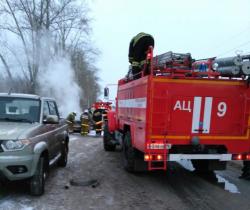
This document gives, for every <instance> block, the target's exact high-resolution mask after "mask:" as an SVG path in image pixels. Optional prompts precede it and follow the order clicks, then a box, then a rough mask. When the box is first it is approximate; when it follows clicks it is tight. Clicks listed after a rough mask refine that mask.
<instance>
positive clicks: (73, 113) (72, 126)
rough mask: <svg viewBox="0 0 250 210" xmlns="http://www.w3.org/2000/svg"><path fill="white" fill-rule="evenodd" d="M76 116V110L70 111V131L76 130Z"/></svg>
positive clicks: (68, 122) (68, 119)
mask: <svg viewBox="0 0 250 210" xmlns="http://www.w3.org/2000/svg"><path fill="white" fill-rule="evenodd" d="M75 118H76V112H71V113H69V115H68V117H67V124H68V126H69V131H70V132H73V131H74V123H75Z"/></svg>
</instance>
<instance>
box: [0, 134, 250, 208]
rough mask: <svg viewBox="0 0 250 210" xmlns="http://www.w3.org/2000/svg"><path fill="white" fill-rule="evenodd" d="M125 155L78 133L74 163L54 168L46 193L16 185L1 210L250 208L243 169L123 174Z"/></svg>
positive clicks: (174, 167)
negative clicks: (85, 184) (76, 182)
mask: <svg viewBox="0 0 250 210" xmlns="http://www.w3.org/2000/svg"><path fill="white" fill-rule="evenodd" d="M120 155H121V153H120V152H118V151H116V152H104V151H103V148H102V139H101V138H95V137H81V136H80V135H78V134H74V135H72V136H71V142H70V154H69V162H68V165H67V167H66V168H57V167H54V168H53V169H52V170H51V173H50V176H49V178H48V179H47V182H46V192H45V195H43V196H41V197H32V196H30V195H29V194H28V192H27V189H26V185H25V184H23V183H11V184H10V185H8V186H7V187H2V188H1V189H0V209H1V210H2V209H3V210H12V209H13V210H19V209H20V210H36V209H44V210H50V209H51V210H54V209H55V210H58V209H60V210H61V209H62V210H64V209H72V210H75V209H84V210H85V209H98V210H99V209H114V210H116V209H117V210H118V209H122V210H126V209H141V210H149V209H155V210H161V209H164V210H174V209H177V210H179V209H180V210H185V209H188V210H189V209H190V210H191V209H203V210H206V209H220V210H221V209H226V210H230V209H232V210H235V209H238V208H239V209H241V210H249V209H250V200H249V195H250V181H245V180H240V179H238V176H239V175H240V168H241V166H240V165H237V164H229V167H228V169H227V170H226V171H224V172H217V173H216V174H210V175H208V176H206V177H201V176H198V175H197V174H195V173H194V172H192V171H190V170H191V169H192V166H190V165H189V163H188V162H182V163H181V164H183V165H185V167H187V168H189V169H190V170H187V169H184V168H183V167H181V166H180V165H179V164H171V166H170V168H169V170H168V172H166V173H164V172H147V173H140V174H137V175H134V174H129V173H127V172H125V171H124V170H123V168H122V165H121V157H120ZM70 179H75V180H82V181H84V180H89V179H97V180H98V181H99V182H100V185H99V186H97V187H95V188H93V187H91V186H88V187H83V186H71V185H70V184H69V180H70ZM65 186H67V187H69V188H67V187H65Z"/></svg>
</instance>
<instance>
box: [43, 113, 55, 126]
mask: <svg viewBox="0 0 250 210" xmlns="http://www.w3.org/2000/svg"><path fill="white" fill-rule="evenodd" d="M43 123H44V124H58V123H59V118H58V116H57V115H47V116H46V117H45V118H44V119H43Z"/></svg>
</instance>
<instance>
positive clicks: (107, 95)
mask: <svg viewBox="0 0 250 210" xmlns="http://www.w3.org/2000/svg"><path fill="white" fill-rule="evenodd" d="M104 97H105V98H108V97H109V88H108V87H105V88H104Z"/></svg>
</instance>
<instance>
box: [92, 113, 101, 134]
mask: <svg viewBox="0 0 250 210" xmlns="http://www.w3.org/2000/svg"><path fill="white" fill-rule="evenodd" d="M93 121H94V123H95V124H94V128H95V132H96V135H97V136H100V135H101V133H102V110H100V109H96V110H95V111H94V112H93Z"/></svg>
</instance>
